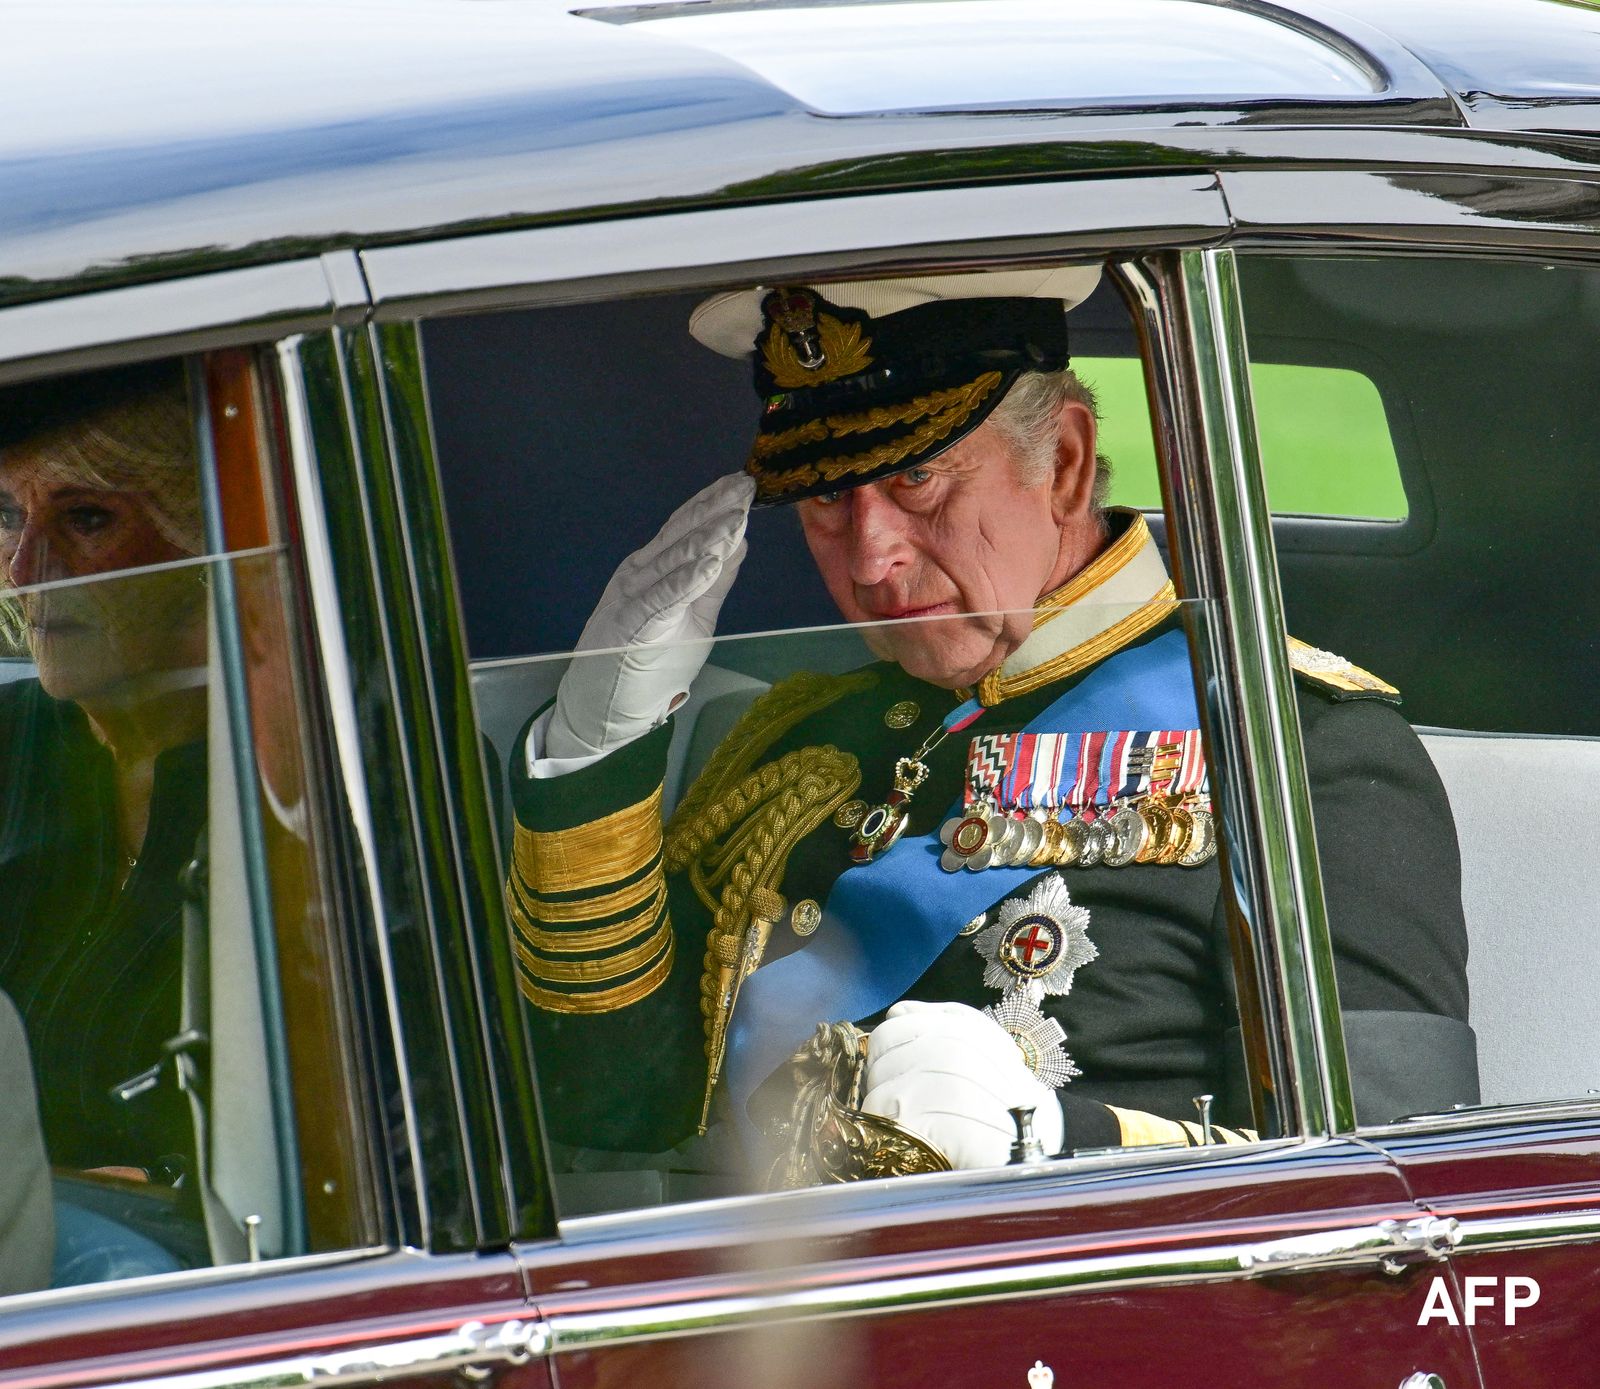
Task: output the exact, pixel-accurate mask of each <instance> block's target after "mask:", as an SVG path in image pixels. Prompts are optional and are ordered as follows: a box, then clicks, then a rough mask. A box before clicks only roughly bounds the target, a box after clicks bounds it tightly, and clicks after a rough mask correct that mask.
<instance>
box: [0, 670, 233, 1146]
mask: <svg viewBox="0 0 1600 1389" xmlns="http://www.w3.org/2000/svg"><path fill="white" fill-rule="evenodd" d="M0 748H3V749H4V752H3V755H0V990H4V991H5V992H6V993H7V994H9V995H10V996H11V998H12V1000H13V1001H14V1002H15V1004H16V1006H17V1010H18V1011H19V1012H20V1013H21V1015H22V1020H23V1024H24V1026H25V1028H26V1030H27V1034H28V1042H29V1045H30V1047H31V1048H32V1052H33V1065H34V1072H35V1075H36V1077H37V1081H38V1089H39V1106H40V1112H41V1114H42V1117H43V1121H44V1133H45V1146H46V1148H47V1150H48V1152H49V1155H50V1161H51V1162H52V1163H54V1164H55V1165H56V1166H59V1167H69V1168H90V1167H107V1166H129V1167H140V1168H144V1169H146V1170H149V1171H153V1172H156V1173H159V1174H161V1175H163V1176H171V1175H175V1172H174V1171H173V1169H174V1168H182V1167H185V1166H188V1165H189V1163H190V1161H191V1158H190V1150H191V1149H192V1147H193V1138H192V1136H191V1123H190V1118H189V1113H188V1106H187V1104H186V1102H185V1100H184V1097H183V1095H182V1094H181V1093H180V1091H179V1090H178V1088H177V1086H176V1085H175V1084H174V1083H173V1082H172V1079H171V1077H170V1075H166V1074H164V1075H163V1078H162V1080H161V1082H160V1083H159V1084H157V1085H155V1086H154V1087H153V1088H151V1089H149V1090H148V1091H146V1092H145V1093H144V1094H142V1095H139V1096H137V1097H135V1098H133V1099H130V1100H126V1101H124V1100H119V1099H116V1098H114V1097H113V1095H112V1093H111V1092H112V1089H113V1087H115V1086H117V1085H119V1084H120V1083H121V1082H123V1081H125V1080H128V1079H129V1078H130V1077H132V1076H135V1075H137V1074H138V1073H139V1072H141V1071H143V1070H145V1069H146V1068H147V1067H150V1066H152V1065H154V1064H155V1063H156V1062H158V1061H160V1060H161V1058H162V1044H163V1043H164V1042H165V1041H167V1039H168V1038H170V1037H172V1036H173V1035H174V1034H175V1033H176V1032H177V1031H178V1008H179V991H180V973H181V967H182V911H181V909H182V897H181V894H180V890H179V885H178V884H179V875H180V873H181V871H182V869H183V867H184V866H185V865H186V864H187V863H188V862H189V861H190V860H191V859H192V858H193V856H194V850H195V840H196V836H197V835H198V833H199V830H200V827H201V824H202V822H203V817H204V815H205V748H204V746H203V745H201V744H191V745H188V746H186V747H180V748H174V749H171V750H169V751H167V752H165V753H163V754H162V755H161V756H160V757H159V758H158V759H157V761H156V768H155V786H154V791H153V796H152V800H151V804H150V829H149V833H148V835H147V837H146V839H145V843H144V848H143V852H142V855H141V857H140V859H139V862H138V864H137V866H136V867H135V868H134V869H133V870H132V872H130V873H129V875H128V878H127V881H126V882H124V883H123V884H122V886H121V887H120V888H119V887H118V885H117V877H118V867H119V864H118V848H117V834H116V804H115V790H114V785H113V780H112V777H113V772H112V764H111V755H110V753H109V752H108V751H107V750H106V748H105V747H104V746H103V745H102V744H101V743H100V742H99V741H98V740H97V739H96V738H95V737H94V735H93V734H92V733H91V732H90V730H89V725H88V720H87V719H86V718H85V717H84V715H83V713H82V712H81V711H80V710H79V709H78V707H77V706H76V705H74V704H70V703H64V702H61V701H58V700H54V699H51V698H50V697H49V696H48V695H46V694H45V693H44V691H43V690H42V689H41V688H40V687H39V685H38V683H37V682H36V681H32V680H26V681H17V682H14V683H12V684H8V685H5V686H0Z"/></svg>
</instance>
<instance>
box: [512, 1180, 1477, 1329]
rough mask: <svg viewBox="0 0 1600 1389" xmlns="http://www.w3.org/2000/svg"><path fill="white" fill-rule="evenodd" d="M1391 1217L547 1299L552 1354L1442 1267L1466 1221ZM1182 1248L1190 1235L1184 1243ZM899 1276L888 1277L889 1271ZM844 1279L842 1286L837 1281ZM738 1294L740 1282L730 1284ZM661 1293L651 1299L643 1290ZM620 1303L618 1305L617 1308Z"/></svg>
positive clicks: (1412, 1212)
mask: <svg viewBox="0 0 1600 1389" xmlns="http://www.w3.org/2000/svg"><path fill="white" fill-rule="evenodd" d="M1392 1211H1393V1214H1392V1215H1391V1216H1390V1217H1388V1218H1380V1217H1378V1216H1377V1215H1375V1214H1371V1215H1368V1217H1367V1220H1366V1223H1363V1224H1355V1225H1338V1224H1334V1225H1332V1227H1331V1228H1330V1226H1329V1224H1328V1223H1327V1222H1322V1223H1320V1224H1319V1225H1318V1227H1317V1228H1313V1229H1306V1228H1304V1227H1303V1226H1302V1227H1293V1226H1286V1227H1285V1229H1284V1231H1283V1233H1282V1234H1281V1235H1279V1236H1277V1237H1276V1238H1266V1239H1255V1240H1237V1241H1225V1242H1218V1243H1212V1244H1200V1245H1195V1246H1187V1247H1182V1248H1174V1249H1160V1250H1150V1249H1141V1250H1139V1251H1137V1252H1129V1253H1114V1254H1084V1255H1078V1256H1072V1255H1067V1256H1065V1257H1056V1258H1050V1259H1044V1260H1040V1261H1037V1262H1033V1263H1025V1262H1004V1263H997V1264H995V1265H993V1266H990V1267H987V1268H961V1269H948V1268H945V1269H939V1268H935V1269H934V1270H933V1271H931V1272H926V1273H919V1272H906V1271H903V1270H905V1269H907V1268H910V1269H915V1268H916V1267H917V1266H918V1265H919V1264H926V1263H935V1264H936V1263H937V1262H938V1257H939V1256H938V1252H937V1251H934V1253H933V1254H932V1255H929V1256H924V1257H922V1258H915V1259H911V1260H906V1261H901V1260H897V1259H892V1258H891V1259H886V1260H882V1261H879V1262H880V1264H881V1265H882V1266H883V1267H884V1269H885V1271H884V1272H883V1273H881V1274H879V1275H878V1276H871V1275H868V1276H865V1277H861V1276H857V1277H850V1276H848V1275H849V1271H851V1270H852V1268H859V1267H860V1265H859V1264H855V1265H852V1263H851V1261H849V1260H842V1261H839V1262H837V1263H832V1264H822V1265H812V1266H808V1267H800V1268H795V1269H791V1270H789V1273H790V1275H791V1276H790V1278H789V1280H788V1281H787V1283H786V1284H780V1285H776V1286H774V1285H772V1284H769V1285H768V1286H767V1287H765V1288H762V1287H757V1288H755V1289H753V1290H749V1291H741V1292H727V1293H720V1294H719V1293H715V1292H712V1293H710V1294H709V1295H705V1296H701V1297H695V1298H685V1299H682V1300H679V1301H667V1302H661V1301H654V1300H641V1301H640V1302H639V1303H636V1304H634V1305H632V1306H629V1305H627V1304H626V1303H623V1302H622V1300H621V1299H620V1298H613V1296H612V1295H611V1294H608V1295H607V1298H606V1300H607V1301H608V1302H611V1303H612V1305H610V1306H607V1307H605V1309H604V1310H600V1311H592V1312H591V1311H580V1310H574V1311H563V1310H562V1304H563V1303H564V1302H565V1301H567V1300H569V1298H570V1299H572V1300H581V1299H582V1297H583V1296H584V1294H583V1293H574V1294H570V1295H568V1294H563V1293H556V1294H545V1295H543V1296H541V1297H539V1299H538V1301H539V1302H540V1310H541V1312H542V1313H543V1315H544V1319H545V1325H546V1327H547V1328H548V1331H549V1341H550V1350H551V1352H552V1353H553V1354H560V1353H562V1352H573V1351H587V1350H593V1349H595V1348H599V1347H604V1348H609V1347H612V1346H618V1345H628V1344H639V1343H645V1342H654V1341H662V1340H669V1339H675V1338H678V1337H683V1336H693V1335H703V1334H706V1333H708V1332H725V1331H737V1330H747V1329H755V1328H762V1327H767V1326H771V1325H775V1324H780V1323H785V1322H796V1321H825V1320H832V1319H835V1318H839V1317H846V1316H872V1315H883V1314H893V1313H904V1312H919V1311H930V1310H935V1309H939V1308H946V1307H957V1306H971V1305H973V1304H982V1303H987V1302H997V1301H1002V1300H1004V1301H1008V1302H1010V1301H1016V1300H1020V1299H1035V1298H1042V1297H1060V1296H1064V1295H1069V1294H1072V1293H1079V1292H1083V1293H1097V1294H1103V1293H1108V1292H1121V1291H1124V1290H1127V1289H1132V1288H1147V1287H1160V1286H1172V1285H1192V1284H1196V1283H1220V1282H1233V1281H1237V1280H1241V1279H1253V1278H1260V1277H1261V1276H1263V1274H1265V1273H1271V1274H1272V1275H1273V1276H1274V1277H1282V1276H1284V1275H1286V1274H1295V1273H1305V1272H1318V1273H1321V1272H1325V1271H1327V1270H1332V1269H1356V1270H1359V1269H1362V1268H1365V1267H1368V1266H1382V1267H1386V1268H1387V1267H1388V1266H1389V1265H1390V1264H1391V1263H1393V1262H1396V1261H1399V1262H1404V1263H1409V1262H1413V1261H1426V1262H1433V1263H1442V1262H1443V1260H1445V1259H1446V1258H1447V1257H1448V1255H1449V1252H1450V1250H1451V1249H1452V1248H1453V1247H1454V1246H1455V1244H1456V1243H1457V1241H1458V1240H1459V1237H1460V1226H1459V1222H1456V1221H1454V1220H1451V1219H1449V1218H1448V1217H1439V1216H1434V1215H1429V1214H1419V1213H1418V1212H1417V1211H1416V1209H1415V1208H1414V1207H1407V1206H1396V1207H1393V1208H1392ZM1178 1238H1181V1236H1178ZM890 1269H893V1270H895V1271H893V1272H890V1271H888V1270H890ZM835 1270H845V1271H846V1276H845V1277H844V1278H842V1279H840V1280H839V1281H835V1282H830V1281H827V1280H828V1278H829V1275H830V1273H832V1272H833V1271H835ZM728 1281H729V1282H730V1283H735V1284H736V1283H737V1281H738V1276H736V1277H735V1278H731V1279H729V1280H728ZM644 1291H646V1292H647V1294H648V1292H652V1291H654V1289H649V1288H646V1289H644ZM618 1304H621V1305H618Z"/></svg>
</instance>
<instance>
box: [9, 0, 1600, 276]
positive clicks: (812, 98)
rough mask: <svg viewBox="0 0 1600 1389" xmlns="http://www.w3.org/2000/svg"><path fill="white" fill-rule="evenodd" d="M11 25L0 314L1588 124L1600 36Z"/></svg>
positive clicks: (1115, 3) (242, 12)
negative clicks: (514, 239) (1048, 176)
mask: <svg viewBox="0 0 1600 1389" xmlns="http://www.w3.org/2000/svg"><path fill="white" fill-rule="evenodd" d="M7 25H8V41H7V43H6V45H4V53H3V55H0V74H3V76H4V78H5V80H4V82H0V92H3V95H0V103H3V109H4V119H0V190H3V196H0V299H12V300H16V299H24V298H33V297H38V296H39V295H41V294H48V293H50V292H52V291H54V290H56V289H59V288H63V287H67V286H73V285H87V284H90V283H95V282H105V283H115V282H126V281H129V280H132V279H139V278H152V277H162V276H166V275H170V274H173V273H182V272H184V271H186V270H189V269H193V268H201V267H210V266H221V265H228V264H245V263H251V262H260V261H265V260H275V259H283V258H286V257H292V256H295V255H301V254H310V253H315V252H317V251H321V250H325V249H330V248H334V247H339V246H350V245H366V244H376V243H384V242H395V241H406V240H415V239H419V238H424V237H430V236H435V235H441V234H446V233H450V232H469V231H476V230H488V229H498V228H504V227H508V226H515V225H519V224H526V223H532V222H538V221H543V220H550V219H553V218H563V217H570V216H572V215H574V214H576V213H578V212H583V213H585V214H588V215H594V214H595V213H597V212H604V211H606V210H618V211H644V210H652V209H654V208H657V207H666V206H672V207H683V206H694V205H703V204H708V203H716V202H731V201H758V200H765V199H769V198H777V197H783V196H792V195H795V194H804V193H807V192H836V191H855V190H856V189H858V188H866V187H877V188H882V187H886V186H897V185H898V186H905V185H907V184H926V183H929V182H939V181H946V182H949V181H957V180H959V179H964V178H970V177H1016V176H1018V174H1019V172H1034V173H1038V172H1053V171H1055V167H1056V166H1052V165H1050V164H1049V162H1048V161H1046V162H1045V163H1043V164H1040V163H1038V161H1037V158H1035V159H1034V163H1033V164H1031V165H1030V164H1028V162H1027V159H1026V158H1023V159H1022V161H1021V163H1020V164H1019V166H1018V167H1017V168H1009V167H1008V166H1007V161H1006V160H1005V159H1004V158H1001V159H999V160H998V161H995V160H992V159H990V157H989V155H988V154H987V153H985V155H984V159H985V161H986V163H985V166H984V167H983V168H981V169H977V170H975V169H973V168H972V167H970V166H969V165H968V164H964V163H962V160H961V152H962V151H970V150H983V151H985V152H988V151H992V150H994V149H995V148H997V147H1010V148H1014V149H1018V150H1024V151H1026V150H1030V149H1036V148H1037V147H1038V146H1039V145H1040V144H1041V143H1042V142H1049V141H1056V142H1060V141H1078V142H1083V141H1088V142H1090V143H1091V144H1093V145H1095V146H1096V148H1097V153H1096V154H1095V155H1094V158H1095V159H1096V160H1098V162H1099V165H1100V166H1101V167H1106V166H1111V167H1123V168H1136V167H1140V166H1141V165H1151V164H1164V165H1168V166H1170V165H1174V164H1178V165H1181V164H1184V163H1188V164H1190V165H1191V166H1201V165H1204V164H1206V163H1207V162H1208V151H1207V150H1206V149H1205V148H1204V146H1203V143H1202V142H1197V140H1196V138H1195V133H1196V132H1197V131H1199V132H1212V133H1213V136H1214V135H1215V133H1216V132H1219V131H1237V130H1239V129H1240V128H1241V127H1250V126H1257V127H1259V126H1263V125H1265V126H1274V127H1283V126H1291V127H1298V126H1308V125H1314V126H1319V127H1323V128H1330V127H1331V128H1334V129H1350V130H1363V131H1384V130H1389V131H1393V130H1418V129H1433V130H1451V129H1453V130H1456V131H1477V130H1483V131H1490V132H1522V133H1525V132H1535V131H1551V132H1568V133H1580V134H1581V133H1584V132H1590V131H1594V130H1595V129H1596V128H1597V122H1600V115H1597V112H1600V104H1597V103H1596V101H1595V95H1596V91H1597V90H1600V12H1597V11H1596V10H1595V9H1593V8H1591V7H1590V6H1588V5H1586V4H1579V3H1576V2H1575V0H1340V4H1339V5H1338V6H1337V7H1334V6H1329V5H1324V4H1321V3H1318V0H1293V3H1290V4H1268V3H1262V2H1261V0H1092V2H1090V0H1086V2H1085V3H1065V2H1064V0H921V2H920V3H909V0H810V3H808V4H783V3H751V0H668V2H667V3H664V4H658V5H651V4H643V5H641V4H611V3H605V0H599V3H590V4H588V5H586V6H581V7H578V8H576V9H574V8H573V7H571V6H569V5H568V4H565V3H555V2H554V0H315V3H306V0H232V2H231V3H229V4H227V5H216V4H215V3H214V2H213V0H142V3H140V4H138V5H128V4H126V3H120V0H92V2H91V0H81V3H63V2H62V0H54V2H52V0H34V3H25V4H21V5H14V6H11V7H8V13H7ZM1218 143H1219V142H1218V141H1217V140H1216V139H1215V138H1213V139H1212V141H1211V150H1212V151H1214V150H1215V148H1216V147H1217V145H1218ZM1186 149H1188V150H1191V151H1197V152H1192V153H1188V154H1186V153H1185V150H1186ZM952 154H953V155H954V157H955V162H954V163H951V162H949V158H948V156H951V155H952ZM919 156H920V157H919ZM897 161H898V162H897Z"/></svg>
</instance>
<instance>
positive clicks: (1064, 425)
mask: <svg viewBox="0 0 1600 1389" xmlns="http://www.w3.org/2000/svg"><path fill="white" fill-rule="evenodd" d="M1096 440H1097V434H1096V427H1095V419H1094V413H1093V411H1091V410H1090V409H1089V407H1088V406H1087V405H1085V404H1084V403H1083V402H1082V401H1078V400H1067V401H1063V402H1062V405H1061V416H1060V420H1059V421H1058V428H1057V430H1056V471H1055V477H1054V479H1053V480H1052V481H1051V484H1050V511H1051V514H1052V516H1053V517H1054V518H1055V522H1056V524H1057V525H1060V526H1064V525H1066V524H1067V523H1068V522H1070V521H1073V520H1076V519H1078V518H1080V517H1084V516H1087V515H1088V514H1089V512H1090V510H1091V509H1092V508H1093V505H1094V474H1095V443H1096Z"/></svg>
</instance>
